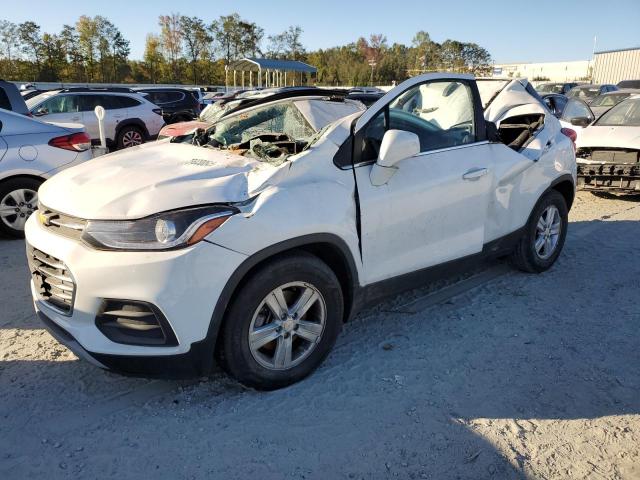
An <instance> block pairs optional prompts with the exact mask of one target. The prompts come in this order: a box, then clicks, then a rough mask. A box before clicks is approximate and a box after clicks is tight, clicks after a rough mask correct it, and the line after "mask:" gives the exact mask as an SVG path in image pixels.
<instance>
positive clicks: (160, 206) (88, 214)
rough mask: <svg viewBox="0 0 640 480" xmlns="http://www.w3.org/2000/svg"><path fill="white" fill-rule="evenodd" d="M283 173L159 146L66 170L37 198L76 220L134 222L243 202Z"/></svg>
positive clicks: (208, 151) (228, 156) (210, 153)
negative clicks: (165, 213)
mask: <svg viewBox="0 0 640 480" xmlns="http://www.w3.org/2000/svg"><path fill="white" fill-rule="evenodd" d="M285 165H286V163H285ZM285 170H286V169H285V167H284V165H283V166H281V167H275V166H273V165H270V164H268V163H264V162H259V161H257V160H253V159H250V158H246V157H243V156H241V155H234V154H232V153H228V152H225V151H220V150H216V149H213V148H205V147H196V146H193V145H188V144H175V143H169V142H168V141H159V142H153V143H148V144H144V145H141V146H139V147H133V148H129V149H126V150H124V151H121V152H116V153H113V154H110V155H106V156H103V157H99V158H96V159H94V160H91V161H88V162H85V163H83V164H81V165H78V166H76V167H73V168H69V169H67V170H64V171H63V172H61V173H59V174H57V175H55V176H54V177H52V178H51V179H49V180H47V181H46V182H45V183H44V184H43V185H42V186H41V187H40V190H39V192H38V196H39V200H40V202H41V203H42V204H43V205H44V206H46V207H47V208H50V209H53V210H56V211H59V212H62V213H65V214H67V215H71V216H75V217H79V218H85V219H92V220H108V219H111V220H122V219H135V218H141V217H145V216H147V215H151V214H154V213H158V212H163V211H166V210H171V209H175V208H181V207H187V206H193V205H204V204H211V203H231V202H241V201H244V200H247V199H249V198H251V197H252V196H254V195H255V194H257V193H258V192H259V191H261V189H262V188H264V186H266V185H267V184H268V181H269V179H270V178H272V177H273V176H274V175H276V174H277V172H279V171H285Z"/></svg>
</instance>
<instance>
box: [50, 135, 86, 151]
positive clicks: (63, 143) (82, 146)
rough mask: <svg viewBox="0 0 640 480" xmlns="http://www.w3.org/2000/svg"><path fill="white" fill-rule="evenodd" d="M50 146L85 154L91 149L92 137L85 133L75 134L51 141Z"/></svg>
mask: <svg viewBox="0 0 640 480" xmlns="http://www.w3.org/2000/svg"><path fill="white" fill-rule="evenodd" d="M49 145H51V146H52V147H56V148H63V149H65V150H71V151H73V152H84V151H85V150H89V149H90V148H91V137H90V136H89V135H87V134H86V133H85V132H80V133H73V134H71V135H64V136H62V137H55V138H52V139H51V140H49Z"/></svg>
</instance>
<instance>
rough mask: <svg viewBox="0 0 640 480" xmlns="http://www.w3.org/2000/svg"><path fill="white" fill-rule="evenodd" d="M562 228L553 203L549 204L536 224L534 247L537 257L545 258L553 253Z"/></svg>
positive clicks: (558, 213) (560, 219)
mask: <svg viewBox="0 0 640 480" xmlns="http://www.w3.org/2000/svg"><path fill="white" fill-rule="evenodd" d="M561 230H562V218H561V217H560V212H559V211H558V208H557V207H556V206H555V205H549V206H548V207H547V208H546V209H545V210H544V211H543V212H542V214H541V215H540V218H539V219H538V223H537V224H536V237H535V238H536V239H535V244H534V248H535V251H536V254H537V255H538V257H540V258H541V259H542V260H547V259H548V258H550V257H551V255H553V254H554V252H555V251H556V248H557V246H558V240H559V238H560V233H561Z"/></svg>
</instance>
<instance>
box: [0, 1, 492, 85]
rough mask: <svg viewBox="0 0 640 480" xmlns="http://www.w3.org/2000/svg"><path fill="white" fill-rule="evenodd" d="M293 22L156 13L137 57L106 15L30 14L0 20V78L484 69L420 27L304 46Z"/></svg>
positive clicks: (211, 80)
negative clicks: (275, 24) (402, 34)
mask: <svg viewBox="0 0 640 480" xmlns="http://www.w3.org/2000/svg"><path fill="white" fill-rule="evenodd" d="M302 35H303V30H302V28H300V27H299V26H296V25H293V26H290V27H289V28H287V29H286V30H285V31H283V32H280V33H276V34H270V35H266V36H265V31H264V29H263V28H262V27H260V26H259V25H257V24H256V23H254V22H251V21H248V20H246V19H243V18H241V17H240V15H238V14H237V13H234V14H231V15H223V16H220V17H219V18H218V19H216V20H213V21H211V22H209V23H207V22H206V21H205V20H203V19H201V18H199V17H197V16H193V17H190V16H185V15H180V14H177V13H173V14H170V15H160V16H159V17H158V31H157V32H154V33H149V34H148V35H147V37H146V42H145V49H144V56H143V58H142V59H131V58H130V53H131V48H130V42H129V40H127V39H126V38H125V37H124V36H123V34H122V33H121V32H120V30H119V29H118V28H117V26H116V25H114V24H113V23H112V22H111V21H110V20H109V19H107V18H105V17H103V16H101V15H96V16H94V17H89V16H86V15H83V16H81V17H80V18H79V19H78V20H77V21H76V22H75V24H72V25H64V26H63V27H62V29H61V31H60V32H58V33H48V32H43V31H42V29H41V27H40V26H39V25H37V24H36V23H35V22H31V21H27V22H24V23H20V24H15V23H12V22H9V21H7V20H0V78H4V79H6V80H24V81H41V82H70V83H71V82H73V83H84V82H98V83H185V84H187V83H190V84H209V85H220V84H224V80H225V70H224V69H225V65H227V64H229V62H232V61H233V60H237V59H240V58H243V57H266V58H278V59H289V60H301V61H304V62H307V63H309V64H311V65H314V66H315V67H317V68H318V74H317V77H316V80H315V81H317V83H318V84H321V85H336V86H340V85H368V84H390V83H392V82H400V81H402V80H405V79H406V78H408V77H409V76H412V75H416V74H419V73H423V72H427V71H442V70H447V71H455V72H470V73H474V74H486V73H487V72H488V71H489V70H490V68H491V67H490V65H491V55H490V54H489V52H488V51H487V50H485V49H484V48H482V47H481V46H479V45H477V44H475V43H466V42H459V41H456V40H445V41H444V42H442V43H438V42H435V41H433V40H432V39H431V37H430V36H429V34H428V33H427V32H424V31H420V32H418V33H416V35H415V36H414V38H413V40H412V42H411V44H410V45H404V44H401V43H393V44H389V42H388V41H387V38H386V37H385V36H384V35H382V34H373V35H371V36H370V37H369V38H368V39H365V38H359V39H357V40H355V41H354V42H352V43H349V44H347V45H342V46H337V47H333V48H328V49H319V50H315V51H308V50H307V49H306V48H305V47H304V44H303V42H302Z"/></svg>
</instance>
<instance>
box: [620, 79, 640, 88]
mask: <svg viewBox="0 0 640 480" xmlns="http://www.w3.org/2000/svg"><path fill="white" fill-rule="evenodd" d="M616 87H618V88H640V80H622V81H621V82H618V84H617V85H616Z"/></svg>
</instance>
